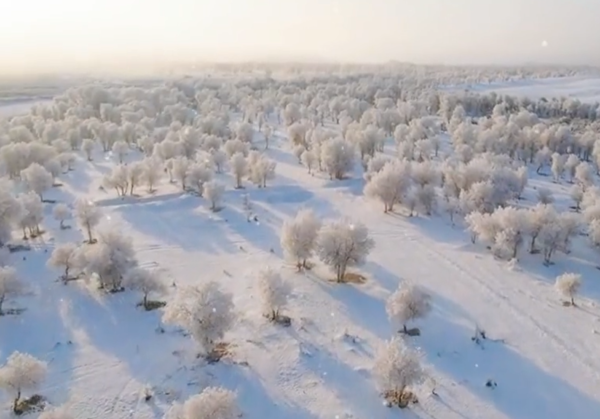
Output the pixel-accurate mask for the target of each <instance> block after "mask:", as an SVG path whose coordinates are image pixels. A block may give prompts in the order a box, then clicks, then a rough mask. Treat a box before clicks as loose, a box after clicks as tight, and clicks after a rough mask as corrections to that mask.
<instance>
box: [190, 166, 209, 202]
mask: <svg viewBox="0 0 600 419" xmlns="http://www.w3.org/2000/svg"><path fill="white" fill-rule="evenodd" d="M212 177H213V171H212V170H211V168H210V167H208V165H206V164H204V163H194V164H192V165H191V166H190V167H189V169H188V173H187V182H188V186H189V187H190V188H192V189H193V190H194V191H195V192H196V193H197V194H198V196H202V195H203V194H204V184H205V183H206V182H209V181H210V180H211V179H212Z"/></svg>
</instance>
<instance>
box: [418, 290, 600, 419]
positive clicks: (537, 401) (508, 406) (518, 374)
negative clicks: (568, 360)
mask: <svg viewBox="0 0 600 419" xmlns="http://www.w3.org/2000/svg"><path fill="white" fill-rule="evenodd" d="M440 298H441V297H439V296H436V297H435V298H434V303H436V304H437V305H438V306H439V305H440V302H441V303H442V309H441V310H434V312H433V313H432V314H431V315H430V316H429V317H428V318H427V319H426V320H425V321H424V326H423V328H422V329H421V330H422V335H421V336H420V337H417V338H410V340H409V342H411V344H413V345H417V346H419V347H420V348H421V350H422V351H423V352H424V353H425V354H426V355H427V360H428V362H430V363H431V364H433V366H434V367H435V368H436V369H437V370H439V371H441V372H443V373H445V374H446V375H449V376H450V377H452V378H453V379H454V380H455V382H456V383H458V384H459V385H461V386H463V387H466V388H467V389H468V390H469V391H470V392H471V393H472V394H474V395H476V396H477V397H479V398H481V399H482V400H486V401H487V402H489V403H490V404H493V405H494V406H495V407H496V408H497V409H498V410H499V411H501V412H503V413H504V414H505V415H506V416H507V417H510V418H513V419H539V418H545V419H562V418H565V417H577V418H579V417H581V418H583V417H589V416H590V414H591V412H596V411H598V410H599V409H600V401H599V400H595V399H593V398H592V397H590V396H588V395H586V394H584V393H583V392H581V391H580V390H579V389H577V388H575V387H573V386H572V385H571V384H569V383H567V382H566V381H564V380H563V379H561V378H560V377H558V376H554V375H552V374H550V373H548V372H546V371H544V370H542V369H541V368H540V367H539V366H537V365H535V364H534V363H533V362H532V361H531V360H530V359H527V358H524V357H523V356H522V355H520V354H519V353H517V352H516V351H515V350H514V349H513V348H512V347H511V346H509V344H505V343H502V342H494V341H492V340H489V339H488V340H483V341H482V342H483V343H482V345H477V344H476V343H475V342H473V341H472V340H471V337H472V336H473V335H474V333H473V332H474V330H473V329H471V328H470V327H469V326H468V325H466V324H465V323H467V322H466V321H465V319H464V318H463V319H461V317H464V313H456V312H455V313H454V315H453V314H452V312H453V311H454V310H455V309H456V308H457V307H456V306H455V305H454V303H451V302H449V301H445V302H444V300H441V299H440ZM489 379H491V380H493V381H495V382H496V383H497V387H495V388H490V387H486V385H485V384H486V381H487V380H489ZM438 393H439V394H440V396H439V397H440V402H443V401H444V392H443V389H438ZM430 400H432V401H434V400H436V399H435V398H431V399H430ZM449 403H450V402H449ZM440 408H441V409H443V407H440ZM461 413H462V414H463V415H465V416H466V417H469V412H461Z"/></svg>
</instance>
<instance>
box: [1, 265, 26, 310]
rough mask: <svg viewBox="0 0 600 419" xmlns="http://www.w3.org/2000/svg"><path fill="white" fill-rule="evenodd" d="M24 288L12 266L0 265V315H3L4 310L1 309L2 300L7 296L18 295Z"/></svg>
mask: <svg viewBox="0 0 600 419" xmlns="http://www.w3.org/2000/svg"><path fill="white" fill-rule="evenodd" d="M24 289H25V288H24V286H23V283H22V282H21V280H20V279H19V277H18V276H17V271H16V269H15V268H13V267H12V266H2V267H0V316H3V315H4V311H2V306H3V305H4V302H5V301H6V300H7V299H8V298H13V297H18V296H19V295H21V294H22V293H23V291H24Z"/></svg>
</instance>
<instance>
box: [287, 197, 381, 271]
mask: <svg viewBox="0 0 600 419" xmlns="http://www.w3.org/2000/svg"><path fill="white" fill-rule="evenodd" d="M374 245H375V243H374V241H373V239H371V238H370V237H369V231H368V229H367V227H366V226H365V225H364V224H362V223H357V222H353V221H352V220H349V219H342V220H340V221H332V222H329V223H326V224H325V225H321V222H320V221H319V219H318V218H317V216H316V215H315V213H314V212H313V211H312V210H310V209H304V210H300V211H299V212H298V213H297V214H296V216H295V217H294V218H293V219H290V220H286V221H285V222H284V224H283V227H282V231H281V247H282V248H283V251H284V254H285V256H286V258H288V259H289V260H290V261H292V262H294V263H295V265H296V267H297V268H298V270H300V269H302V268H308V267H309V265H308V260H309V259H310V258H311V257H312V256H313V255H314V254H316V255H317V256H318V257H319V259H320V260H321V261H322V262H323V263H324V264H325V265H327V266H329V267H330V268H331V270H332V271H334V272H335V278H336V281H337V282H343V281H344V279H345V275H346V271H347V268H348V267H351V266H359V265H362V264H363V263H364V262H365V259H366V257H367V256H368V255H369V253H370V252H371V250H372V249H373V247H374Z"/></svg>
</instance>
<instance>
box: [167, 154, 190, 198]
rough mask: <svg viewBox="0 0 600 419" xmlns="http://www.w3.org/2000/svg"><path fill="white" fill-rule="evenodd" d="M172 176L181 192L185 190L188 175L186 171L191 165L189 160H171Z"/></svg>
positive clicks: (177, 158) (183, 157)
mask: <svg viewBox="0 0 600 419" xmlns="http://www.w3.org/2000/svg"><path fill="white" fill-rule="evenodd" d="M171 164H172V170H173V176H174V177H175V179H176V180H178V181H179V184H180V185H181V189H182V190H184V191H185V190H186V187H187V185H186V180H187V175H188V170H189V168H190V166H191V164H192V162H191V160H189V159H188V158H187V157H185V156H177V157H175V158H174V159H172V160H171Z"/></svg>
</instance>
